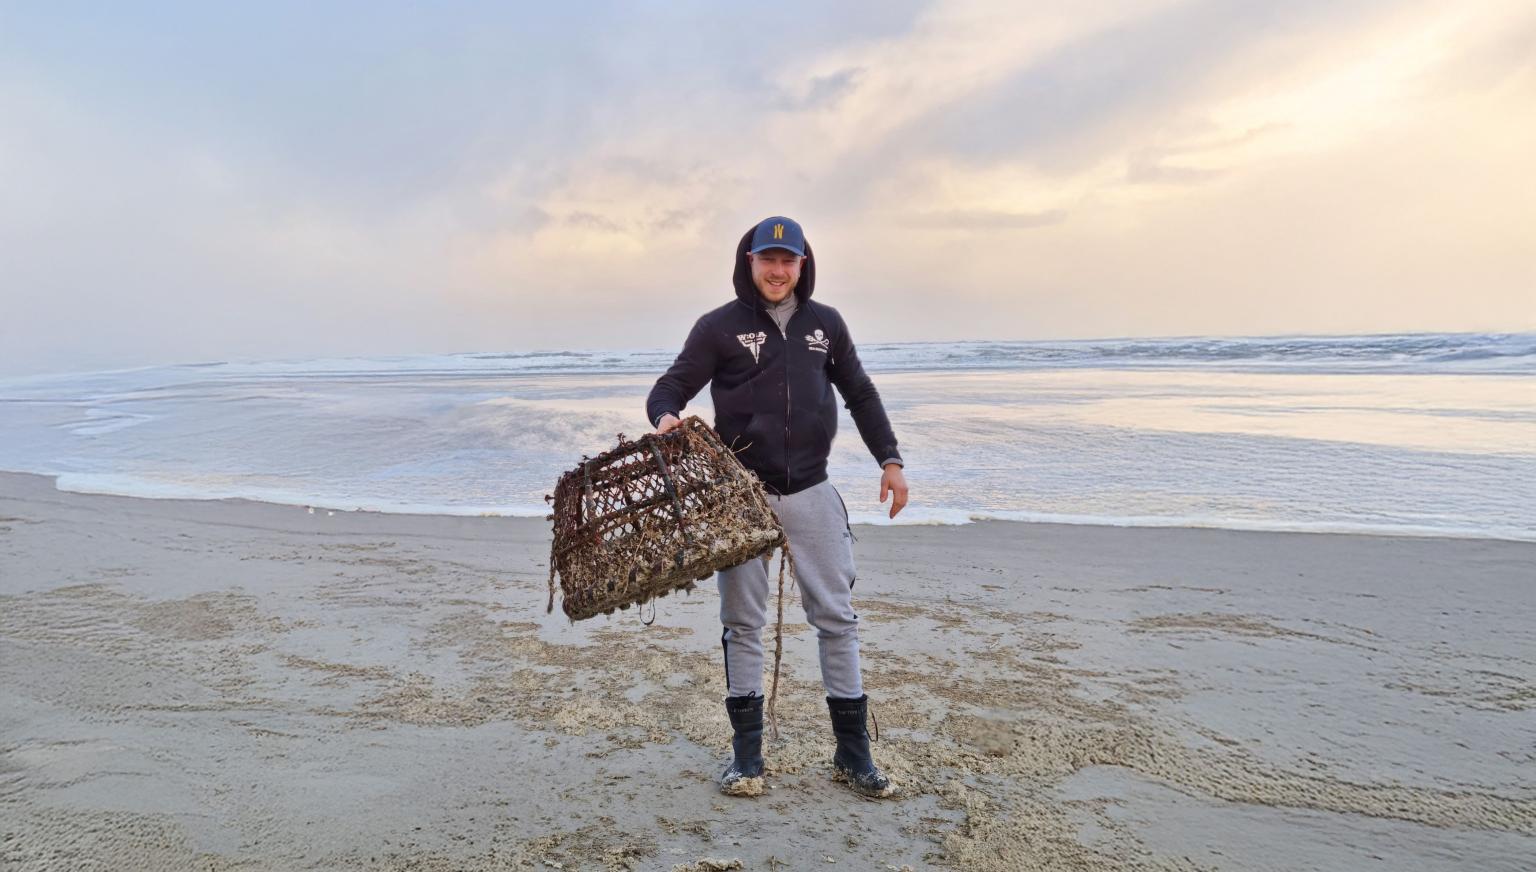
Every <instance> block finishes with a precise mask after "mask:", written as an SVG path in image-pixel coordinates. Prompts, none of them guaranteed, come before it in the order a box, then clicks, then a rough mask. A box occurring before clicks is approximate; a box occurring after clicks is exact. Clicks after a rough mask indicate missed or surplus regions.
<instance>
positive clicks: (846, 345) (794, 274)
mask: <svg viewBox="0 0 1536 872" xmlns="http://www.w3.org/2000/svg"><path fill="white" fill-rule="evenodd" d="M732 279H733V283H734V284H735V286H736V299H735V300H733V301H731V302H729V303H727V304H725V305H724V306H721V307H719V308H718V309H715V310H713V311H710V312H707V313H705V315H704V316H703V317H701V318H699V320H698V321H697V323H695V324H694V325H693V330H692V331H691V332H690V333H689V334H688V339H687V341H686V342H685V343H684V345H683V350H682V353H681V354H679V355H678V356H677V360H676V361H675V362H674V363H673V364H672V367H671V368H670V369H668V370H667V372H666V374H665V375H663V376H662V377H661V378H660V379H658V380H657V381H656V386H655V387H653V388H652V389H651V393H650V396H649V397H647V398H646V402H645V407H646V414H647V416H648V417H649V419H650V421H651V422H652V423H653V424H655V425H656V432H658V433H665V432H667V431H668V430H670V429H672V428H673V427H676V426H677V425H678V423H679V417H680V415H681V414H682V410H683V407H684V406H686V405H687V403H688V401H689V400H691V399H693V397H694V396H695V395H696V394H697V393H698V392H699V391H700V390H701V389H702V388H703V387H704V384H705V383H706V382H708V383H709V385H710V396H711V397H712V398H713V400H714V403H715V430H716V432H718V433H719V434H720V438H721V439H722V440H723V441H724V442H725V443H726V444H727V445H728V446H731V447H732V448H733V449H734V450H736V452H737V455H736V456H737V458H738V459H740V460H741V462H742V464H743V465H744V466H746V467H747V469H750V470H752V472H753V473H755V474H756V475H757V477H758V478H759V479H761V480H762V482H763V485H764V486H765V489H766V490H767V491H768V494H769V496H768V502H769V505H770V506H771V507H772V508H773V511H774V514H775V515H776V516H777V517H778V519H779V522H780V523H781V524H783V526H784V530H785V532H786V533H787V534H788V535H789V541H790V544H791V547H792V548H793V549H794V554H795V571H796V583H797V584H798V585H799V588H800V596H801V599H802V600H803V602H804V605H805V614H806V618H807V620H809V621H810V623H811V625H812V626H814V627H815V628H816V638H817V643H818V646H819V649H820V660H821V678H822V683H823V685H824V686H825V687H826V691H827V708H828V711H829V712H830V713H831V718H832V733H833V735H834V736H835V737H836V740H837V751H836V752H835V753H834V754H833V757H832V762H833V765H834V767H836V769H837V771H838V773H839V774H840V775H841V776H842V777H843V778H845V779H846V780H847V781H848V782H849V784H850V785H852V786H853V788H854V789H855V790H857V791H858V792H860V793H862V794H864V795H866V796H876V797H884V796H891V795H892V794H893V793H894V792H895V789H894V786H893V785H892V784H891V782H890V779H888V778H886V776H885V774H884V773H882V772H881V771H880V769H879V768H878V767H877V766H876V765H875V762H874V759H873V758H872V757H871V756H870V752H869V734H868V732H866V730H865V718H866V713H867V709H868V701H869V698H868V697H867V696H866V695H865V694H864V687H863V681H862V678H861V676H860V670H859V639H858V620H859V619H858V615H856V614H854V612H853V607H852V604H851V596H852V590H853V582H854V566H853V550H852V542H851V540H852V537H853V532H852V530H851V529H850V528H849V524H848V512H847V509H846V507H845V506H844V505H843V501H842V497H841V496H840V495H839V494H838V493H837V490H836V489H835V488H834V487H833V486H832V483H831V482H830V481H828V480H827V455H828V453H829V452H830V451H831V449H832V439H833V437H834V436H835V435H837V401H836V398H835V397H834V396H833V393H832V388H833V387H834V386H836V388H837V390H838V392H839V393H841V394H842V396H843V400H844V402H845V404H846V405H847V407H848V410H849V412H850V413H851V414H852V415H853V421H854V423H855V424H856V425H857V426H858V428H859V435H860V436H862V437H863V438H864V444H865V445H866V446H868V448H869V451H870V453H871V454H873V455H874V458H875V460H876V461H878V462H879V463H880V465H881V467H882V470H883V472H882V475H881V477H880V502H882V503H884V502H885V501H886V497H887V496H891V497H892V499H891V513H890V514H891V517H892V518H894V517H896V514H897V513H898V512H900V511H901V510H902V508H903V507H905V506H906V504H907V482H906V478H905V477H904V476H903V473H902V461H901V455H900V454H899V453H898V452H897V450H896V436H895V434H894V433H892V432H891V424H890V421H889V420H888V419H887V418H886V414H885V407H884V406H883V405H882V404H881V402H880V395H879V393H878V392H876V390H875V386H874V384H873V383H872V382H871V381H870V380H869V376H867V375H865V374H864V368H863V366H862V365H860V363H859V356H858V354H857V353H856V352H855V351H854V347H853V339H852V338H851V337H850V336H849V335H848V326H847V325H846V324H844V323H843V318H842V316H841V315H839V314H838V313H837V310H836V309H833V308H832V307H831V306H827V305H824V304H822V303H819V302H812V300H811V293H812V292H813V291H814V290H815V288H816V257H815V255H814V254H813V253H812V251H811V247H810V245H809V244H808V243H807V242H806V241H805V235H804V233H803V232H802V230H801V228H800V225H799V224H797V223H795V222H794V221H791V220H790V219H788V218H782V217H776V218H769V219H767V220H766V221H763V222H762V223H760V224H758V225H757V226H756V227H754V228H752V229H751V230H748V231H747V232H746V234H745V235H744V236H742V238H741V241H740V242H739V243H738V244H737V246H736V261H735V269H734V272H733V275H732ZM718 581H719V586H720V622H721V624H723V625H724V632H723V633H722V634H721V645H722V646H723V647H724V649H725V681H726V688H727V694H728V695H727V697H726V700H725V709H726V713H727V714H728V715H729V716H730V719H731V728H732V730H733V731H734V734H735V736H734V739H733V741H732V749H733V759H732V761H731V765H730V767H729V768H727V769H726V771H725V773H724V775H722V776H721V780H720V789H721V790H722V791H724V792H725V793H727V794H731V795H738V796H756V795H758V794H760V793H761V792H762V788H763V780H762V776H763V754H762V736H763V695H762V690H763V642H762V630H763V627H764V625H765V624H766V623H767V621H768V560H767V558H766V557H765V558H763V559H761V560H749V561H747V562H746V563H745V564H742V565H740V566H736V567H732V568H730V569H726V570H723V571H721V572H720V573H719V574H718Z"/></svg>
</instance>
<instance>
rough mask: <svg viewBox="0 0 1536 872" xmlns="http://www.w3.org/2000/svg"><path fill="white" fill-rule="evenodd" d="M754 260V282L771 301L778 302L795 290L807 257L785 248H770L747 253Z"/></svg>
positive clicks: (765, 297) (760, 291)
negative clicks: (801, 267)
mask: <svg viewBox="0 0 1536 872" xmlns="http://www.w3.org/2000/svg"><path fill="white" fill-rule="evenodd" d="M747 260H749V261H751V262H752V283H753V284H755V285H757V292H758V293H759V294H762V295H763V299H765V300H767V301H768V302H770V303H778V302H781V301H783V300H784V299H785V298H787V297H788V296H789V295H790V294H793V293H794V292H795V285H796V284H797V283H799V281H800V265H801V264H803V263H804V262H805V258H803V257H801V256H800V255H798V254H795V253H794V252H793V251H790V250H788V249H785V248H768V249H764V250H763V251H759V252H758V253H757V254H749V255H747Z"/></svg>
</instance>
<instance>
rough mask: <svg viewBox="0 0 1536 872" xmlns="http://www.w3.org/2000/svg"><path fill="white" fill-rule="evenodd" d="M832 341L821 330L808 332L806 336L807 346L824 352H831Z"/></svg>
mask: <svg viewBox="0 0 1536 872" xmlns="http://www.w3.org/2000/svg"><path fill="white" fill-rule="evenodd" d="M831 345H832V342H831V340H829V339H828V338H827V337H826V336H825V335H824V334H823V333H822V332H821V331H820V330H817V331H816V332H815V333H808V334H806V337H805V347H806V348H809V349H811V350H812V351H819V352H821V353H822V354H831V353H832V352H831Z"/></svg>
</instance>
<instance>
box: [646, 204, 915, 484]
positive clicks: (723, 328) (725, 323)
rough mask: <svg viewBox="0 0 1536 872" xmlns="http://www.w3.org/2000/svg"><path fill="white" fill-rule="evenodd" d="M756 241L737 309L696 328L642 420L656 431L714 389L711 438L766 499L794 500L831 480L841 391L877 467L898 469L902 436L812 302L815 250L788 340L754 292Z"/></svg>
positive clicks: (823, 309)
mask: <svg viewBox="0 0 1536 872" xmlns="http://www.w3.org/2000/svg"><path fill="white" fill-rule="evenodd" d="M751 239H752V231H751V230H748V231H747V232H746V234H745V235H743V236H742V237H741V242H739V243H737V245H736V264H735V271H734V273H733V274H732V283H733V284H734V285H735V286H736V299H734V300H732V301H731V302H729V303H726V304H725V305H724V306H721V307H720V308H718V309H714V310H712V311H709V312H706V313H705V314H704V315H703V316H702V317H700V318H699V320H698V321H697V322H695V323H694V325H693V329H692V330H691V331H689V333H688V339H687V341H685V342H684V343H683V350H682V352H681V353H680V354H678V356H677V360H676V361H674V362H673V364H672V366H671V368H670V369H668V370H667V372H666V374H665V375H663V376H662V377H661V378H659V379H657V381H656V386H655V387H653V388H651V393H650V396H648V397H646V400H645V410H646V417H647V418H648V419H649V420H650V421H651V423H652V424H655V423H656V421H657V420H658V419H659V418H661V417H662V416H663V415H665V414H667V413H669V412H670V413H672V414H679V413H681V411H682V410H683V408H684V407H685V406H687V405H688V401H689V400H691V399H693V398H694V396H695V395H697V394H698V392H699V391H700V390H702V389H703V387H704V384H705V383H706V382H708V383H709V394H710V397H711V399H713V400H714V404H715V432H717V433H719V434H720V438H721V440H723V441H724V442H725V444H726V445H727V446H730V447H732V448H733V449H735V451H736V452H737V453H736V457H737V459H739V460H740V461H741V463H742V465H743V466H745V467H746V468H747V469H750V470H752V471H753V472H754V473H756V474H757V477H758V478H760V479H762V481H763V484H764V485H766V486H767V487H768V488H769V490H771V491H774V492H777V493H781V494H792V493H797V492H799V491H802V490H805V489H806V488H808V487H812V486H813V485H817V484H820V483H821V482H823V481H826V479H827V455H828V453H829V452H830V451H831V450H832V438H833V437H834V436H836V435H837V400H836V398H835V397H834V396H833V394H832V388H833V386H834V385H835V386H836V387H837V390H838V392H839V393H841V394H842V396H843V401H844V403H845V405H846V406H847V407H848V411H849V413H850V414H852V416H853V422H854V424H855V425H857V426H858V428H859V435H861V436H863V437H864V444H865V445H866V446H867V447H868V448H869V452H870V453H871V454H873V455H874V457H875V460H876V461H878V462H880V463H882V464H883V463H885V462H887V461H895V462H897V463H900V462H901V455H900V454H899V453H898V452H897V450H896V434H895V433H893V432H892V431H891V422H890V419H889V418H887V417H886V414H885V406H884V405H883V404H882V403H881V402H880V394H879V392H877V391H876V390H875V385H874V383H873V382H871V381H870V380H869V376H868V375H866V374H865V372H864V366H863V365H862V364H860V363H859V355H858V353H857V352H856V351H855V350H854V347H853V339H852V337H850V336H849V335H848V325H847V324H845V323H844V322H843V316H842V315H839V314H838V312H837V310H836V309H834V308H832V307H831V306H827V305H824V304H822V303H817V302H813V301H812V300H811V294H812V292H814V291H815V289H816V255H815V254H814V253H813V252H812V251H811V246H810V243H809V242H807V243H806V246H805V263H804V265H803V266H802V268H801V271H800V281H799V283H798V284H796V285H795V296H796V298H797V303H798V306H799V308H797V309H796V310H795V313H794V315H793V316H791V317H790V319H789V323H788V324H787V325H786V327H785V333H786V334H787V338H786V337H785V336H784V335H781V334H780V333H779V327H778V325H777V324H775V323H774V321H773V318H772V317H771V316H770V315H769V314H768V311H767V304H766V303H765V302H764V301H763V299H762V297H761V296H760V295H759V294H758V291H757V286H756V285H755V284H753V282H752V267H751V265H750V264H749V263H748V262H747V258H746V254H747V248H748V246H749V245H750V243H751Z"/></svg>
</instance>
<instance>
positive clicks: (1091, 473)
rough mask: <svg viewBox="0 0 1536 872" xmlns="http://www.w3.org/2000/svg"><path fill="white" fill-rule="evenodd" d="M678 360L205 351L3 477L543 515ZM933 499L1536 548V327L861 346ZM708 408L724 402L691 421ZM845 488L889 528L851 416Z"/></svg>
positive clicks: (876, 472) (82, 377) (1062, 518)
mask: <svg viewBox="0 0 1536 872" xmlns="http://www.w3.org/2000/svg"><path fill="white" fill-rule="evenodd" d="M675 353H676V350H675V349H670V350H666V349H653V350H639V351H634V350H631V351H611V352H605V351H582V350H563V351H562V350H555V351H526V352H480V353H461V354H447V355H419V356H406V357H377V358H349V359H317V360H294V361H275V362H206V363H192V364H185V365H178V366H164V367H152V368H145V369H135V370H126V371H115V372H100V373H75V374H64V375H50V376H32V377H26V378H11V379H0V469H6V470H12V471H22V472H36V473H44V474H51V475H58V476H59V486H60V487H61V488H63V489H65V490H75V491H84V492H95V493H115V494H125V495H131V496H143V497H187V498H221V497H245V498H249V499H258V500H266V501H272V502H280V503H291V504H294V505H301V506H319V507H325V508H328V509H336V510H350V509H371V510H379V511H391V512H430V513H450V514H471V515H478V514H500V515H531V516H542V515H544V514H545V513H546V512H547V511H548V507H547V505H546V504H545V502H544V499H543V497H544V495H545V494H547V493H549V492H551V490H552V489H553V485H554V482H555V480H556V478H557V477H558V476H559V474H560V473H561V472H562V471H564V470H566V469H569V468H571V467H572V466H574V465H575V464H576V463H577V462H578V461H579V460H580V459H581V457H582V456H583V455H596V454H598V453H600V452H602V451H604V450H607V449H609V448H611V447H613V446H614V444H615V440H616V437H617V434H619V433H621V432H622V433H625V434H627V435H628V436H630V437H632V438H633V437H637V436H639V435H640V434H642V433H644V432H647V431H648V429H649V427H648V425H647V423H646V420H645V412H644V398H645V395H646V393H647V391H648V390H649V389H650V386H651V384H652V383H653V382H654V381H655V379H656V377H657V376H658V375H659V374H660V373H661V372H663V371H664V370H665V369H666V367H667V365H668V364H669V363H670V362H671V360H672V357H673V355H674V354H675ZM860 354H861V356H862V358H863V360H864V364H865V367H866V369H867V371H868V372H869V373H870V374H871V376H872V377H873V378H874V380H875V384H876V386H877V387H878V388H879V390H880V394H881V396H882V397H883V399H884V401H885V406H886V409H887V411H888V412H889V414H890V417H891V420H892V423H893V425H894V428H895V431H896V434H897V437H898V439H899V440H900V443H901V452H902V455H903V457H904V459H905V461H906V464H907V467H906V477H907V481H908V483H909V485H910V486H911V499H912V502H911V504H910V505H909V506H908V507H907V509H906V510H905V511H904V512H903V513H902V514H901V515H900V516H899V517H898V518H897V519H896V523H903V522H905V523H945V524H952V523H966V522H969V521H972V520H978V519H1000V520H1015V521H1055V522H1066V523H1084V524H1116V525H1153V526H1208V527H1225V528H1235V529H1253V530H1315V531H1333V532H1362V533H1385V534H1403V535H1451V536H1488V537H1495V538H1506V539H1525V540H1536V484H1533V483H1536V334H1408V335H1378V336H1328V337H1315V336H1289V337H1264V338H1182V339H1157V340H1147V339H1120V340H1098V341H1056V342H924V343H902V344H884V345H868V346H865V347H862V348H861V349H860ZM687 411H688V412H690V413H697V414H700V415H702V416H703V417H704V418H705V419H706V420H712V410H711V409H710V406H709V391H708V389H707V388H706V389H705V390H704V391H703V392H702V393H701V394H700V396H699V397H697V398H696V399H695V400H694V402H693V404H691V405H690V406H689V408H688V410H687ZM841 415H842V420H841V423H840V427H839V432H838V438H837V441H836V444H835V446H834V449H833V452H832V457H831V462H830V474H831V477H832V481H833V483H834V484H835V485H837V487H838V488H839V490H840V491H841V493H842V494H843V497H844V499H845V500H846V502H847V504H848V508H849V511H850V513H851V515H852V518H853V520H854V521H855V522H867V523H889V522H890V521H889V519H888V518H887V515H886V512H887V507H886V506H881V505H880V504H879V501H878V498H879V481H880V469H879V467H878V466H877V465H876V461H875V458H873V457H872V456H871V455H870V453H869V452H868V450H867V449H866V448H865V447H864V444H863V442H862V440H861V439H860V438H859V434H858V432H857V428H856V427H855V426H854V425H853V422H852V421H851V419H850V418H849V417H848V414H847V412H846V410H844V411H843V412H842V413H841Z"/></svg>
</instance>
